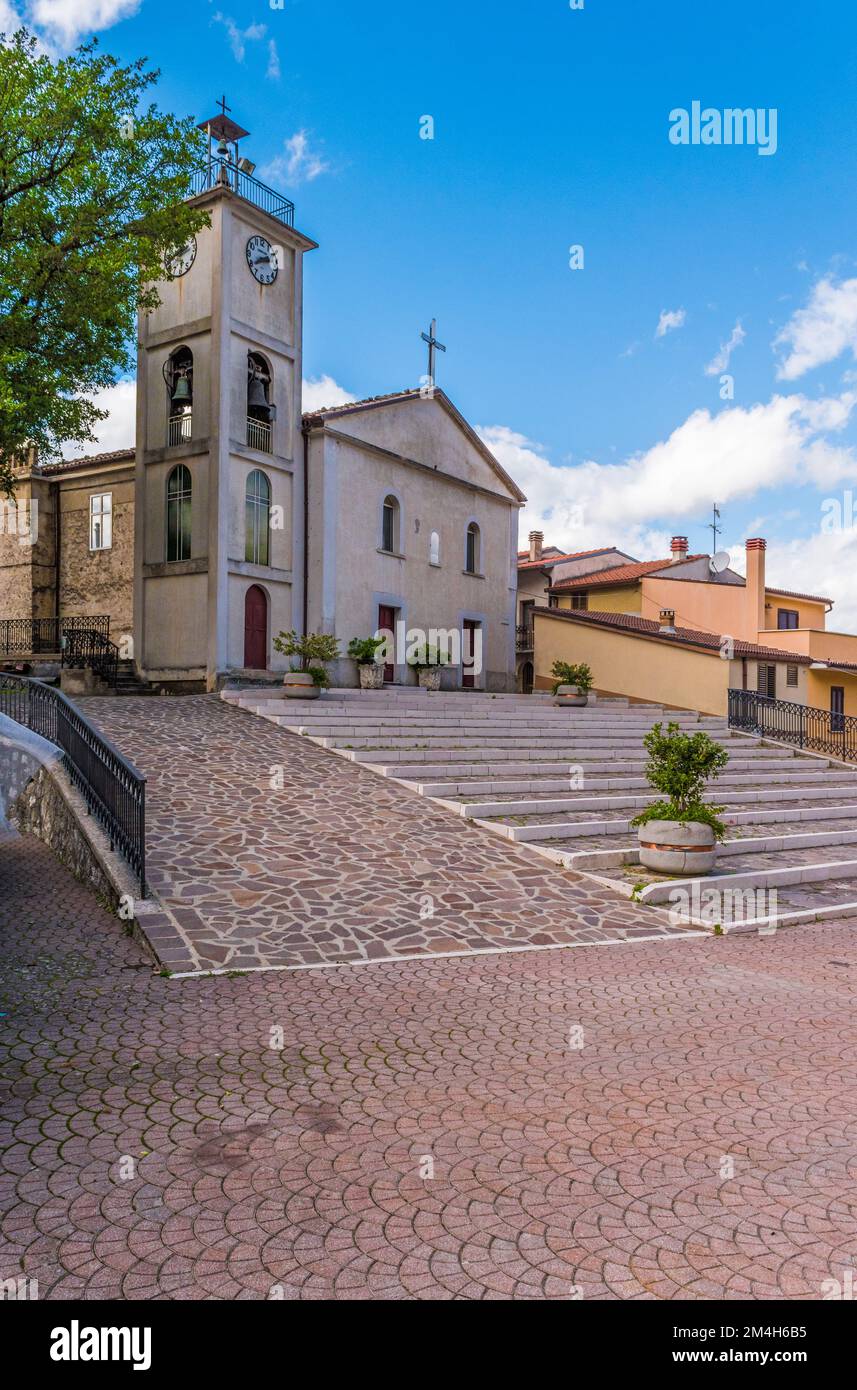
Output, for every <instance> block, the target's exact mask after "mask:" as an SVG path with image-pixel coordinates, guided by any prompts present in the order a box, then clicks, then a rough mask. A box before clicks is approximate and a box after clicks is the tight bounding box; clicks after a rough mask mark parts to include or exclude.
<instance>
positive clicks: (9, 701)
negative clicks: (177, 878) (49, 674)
mask: <svg viewBox="0 0 857 1390" xmlns="http://www.w3.org/2000/svg"><path fill="white" fill-rule="evenodd" d="M0 713H2V714H6V715H8V716H9V718H10V719H14V720H15V721H16V722H17V723H18V724H23V725H25V727H26V728H28V729H32V730H33V732H34V733H37V734H41V736H42V738H46V739H48V740H49V742H50V743H55V744H56V745H57V747H58V748H59V749H60V750H61V751H62V754H63V765H64V767H65V769H66V771H67V772H68V775H69V777H70V778H71V781H72V783H73V785H74V786H75V787H77V789H78V791H79V792H80V794H81V796H82V797H83V799H84V801H85V802H86V805H87V808H88V810H89V812H90V814H91V815H94V816H95V818H96V820H98V821H99V822H100V824H101V825H102V826H103V827H104V830H105V832H106V833H107V835H108V837H109V840H110V848H111V849H116V850H117V852H118V853H119V854H121V855H122V858H123V859H125V860H126V862H127V863H128V864H129V865H130V866H131V868H132V869H133V871H134V873H135V874H136V876H137V878H138V880H139V883H140V891H141V894H142V896H143V897H145V896H146V779H145V777H144V776H143V774H142V773H141V772H138V771H137V769H136V767H134V764H133V763H131V762H129V761H128V759H127V758H124V757H123V756H122V754H121V753H120V752H119V751H118V749H116V748H114V747H113V744H112V743H110V742H108V740H107V739H106V738H104V736H103V735H102V734H100V733H99V732H98V730H97V729H96V728H94V727H93V725H92V724H90V722H89V720H88V719H85V718H84V717H83V715H82V714H81V713H80V711H79V710H78V709H75V707H74V705H73V704H72V703H71V701H70V700H67V699H66V697H65V696H64V695H63V694H61V693H60V691H59V690H55V689H53V687H52V686H49V685H44V684H43V683H42V682H41V681H37V680H31V679H29V678H28V677H27V676H17V675H9V674H4V673H0Z"/></svg>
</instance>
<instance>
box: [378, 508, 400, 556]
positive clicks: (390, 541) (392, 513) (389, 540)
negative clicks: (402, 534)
mask: <svg viewBox="0 0 857 1390" xmlns="http://www.w3.org/2000/svg"><path fill="white" fill-rule="evenodd" d="M399 519H400V511H399V502H398V498H396V497H393V496H392V494H391V495H390V496H389V497H385V498H384V506H383V508H382V509H381V549H382V550H389V551H391V552H392V553H393V554H394V555H399V554H401V551H400V549H399Z"/></svg>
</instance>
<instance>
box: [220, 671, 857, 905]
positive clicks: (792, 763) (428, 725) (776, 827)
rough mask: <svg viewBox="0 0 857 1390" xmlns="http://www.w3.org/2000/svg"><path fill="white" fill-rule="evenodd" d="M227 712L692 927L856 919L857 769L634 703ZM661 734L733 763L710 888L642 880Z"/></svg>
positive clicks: (339, 703) (352, 701) (359, 699)
mask: <svg viewBox="0 0 857 1390" xmlns="http://www.w3.org/2000/svg"><path fill="white" fill-rule="evenodd" d="M223 698H224V699H227V700H229V701H231V702H232V703H235V704H237V705H239V706H240V707H241V708H243V709H245V710H248V711H250V712H252V713H254V714H258V715H260V716H262V717H263V718H266V719H270V720H272V721H273V722H274V723H276V724H278V725H280V726H281V727H283V728H286V729H289V730H291V731H292V732H293V733H296V734H299V735H301V736H303V737H307V738H311V739H312V740H313V741H314V742H316V743H318V744H320V745H321V746H322V747H324V748H329V749H331V751H333V752H335V753H337V754H339V755H340V756H342V757H345V758H349V759H351V760H352V761H353V762H357V763H360V764H362V765H364V766H366V767H367V768H369V769H371V770H372V771H374V772H376V773H378V774H379V775H381V776H384V777H389V778H392V779H394V780H395V781H396V782H398V783H400V784H401V785H403V786H405V787H407V788H408V789H410V790H412V791H413V792H415V793H416V794H418V795H420V796H425V797H431V798H433V799H434V800H436V801H438V802H439V803H440V804H441V805H443V806H444V807H446V808H447V809H448V810H449V811H451V812H453V813H455V814H457V815H460V816H463V817H466V818H467V819H468V820H472V821H473V823H474V824H475V825H478V826H481V827H482V828H484V829H486V830H489V831H491V832H492V833H494V834H497V835H501V836H503V837H504V838H506V839H509V840H512V841H514V842H516V843H518V844H521V845H525V846H526V847H527V848H528V849H530V850H531V851H532V852H533V853H537V854H539V855H541V856H543V857H547V858H549V859H551V860H553V861H554V862H556V863H557V864H559V865H561V866H563V867H566V868H572V869H574V870H575V871H580V872H583V873H586V874H587V875H591V876H594V877H596V878H598V879H599V881H601V882H603V883H607V884H609V885H610V886H612V887H614V888H616V889H617V890H618V891H619V892H620V893H622V894H624V895H625V896H628V897H634V898H635V899H637V900H638V901H640V902H641V903H642V904H650V905H652V906H654V905H662V906H670V905H672V910H673V911H674V912H677V911H680V912H685V911H687V913H688V915H687V917H682V918H681V920H687V921H688V923H689V924H690V925H693V924H699V925H715V924H717V925H721V926H726V927H727V928H728V927H730V926H731V927H735V926H739V925H753V926H757V925H759V924H761V925H763V926H764V925H765V924H771V923H773V924H776V923H779V924H783V923H785V922H792V921H800V920H812V919H816V918H823V917H831V916H844V915H857V768H851V767H849V766H845V765H842V764H839V763H836V762H834V761H832V760H829V759H827V758H823V757H819V756H816V755H814V754H807V753H801V752H799V751H797V750H795V749H793V748H790V747H786V746H783V745H779V744H773V743H771V742H762V741H761V740H760V739H757V738H754V737H752V736H748V735H746V734H740V733H736V732H734V731H732V730H730V729H729V728H728V725H727V722H726V720H725V719H724V718H717V717H714V716H707V715H700V714H698V713H696V712H695V711H690V710H688V711H679V712H676V711H669V710H664V709H662V708H661V707H659V706H655V705H629V704H628V702H627V701H624V700H598V701H597V702H596V703H595V704H590V705H589V706H588V707H587V708H586V709H571V710H569V709H557V708H555V706H554V705H553V703H552V701H551V700H550V697H548V696H538V695H530V696H515V695H495V696H492V695H486V694H483V693H478V692H477V693H460V694H459V693H456V692H443V691H441V692H438V693H430V692H426V691H420V690H396V691H395V692H393V691H389V690H388V691H377V692H374V691H372V692H370V691H363V692H359V691H350V690H338V691H333V692H330V693H328V694H326V695H325V696H324V697H322V699H320V700H318V701H315V702H311V701H306V702H303V701H300V702H298V701H292V700H288V701H286V700H284V699H283V698H282V696H281V694H280V693H279V692H275V691H269V690H244V691H224V692H223ZM658 720H661V721H663V722H669V721H674V722H676V723H677V724H679V725H680V726H681V727H682V728H683V729H686V730H688V731H689V732H694V731H696V730H698V729H704V730H705V731H706V732H707V733H709V734H710V735H711V737H712V738H715V739H717V741H718V742H720V743H722V744H723V745H724V746H725V747H726V748H727V749H728V751H729V755H730V761H729V765H728V767H727V768H726V770H725V773H724V774H723V776H721V777H720V778H719V779H718V781H717V782H716V784H715V785H714V789H713V792H712V794H711V796H710V800H711V801H713V802H714V803H715V804H717V805H720V806H723V807H724V813H723V815H722V817H721V819H723V820H724V821H725V823H726V825H727V826H728V833H727V839H726V841H725V842H724V844H722V845H721V846H720V848H719V853H718V863H717V866H716V869H715V873H714V874H713V875H710V876H708V877H705V878H702V879H699V880H688V879H669V878H666V877H665V876H662V875H654V874H650V873H648V872H647V871H645V870H643V869H642V868H641V866H640V864H639V854H638V849H637V835H636V831H635V830H633V829H632V828H631V826H630V821H631V819H632V818H633V816H634V815H636V813H637V811H639V810H640V809H641V808H642V807H643V806H645V805H647V804H648V802H649V801H650V800H651V799H652V793H651V790H650V789H649V788H648V784H647V783H646V780H645V777H644V768H645V761H646V754H645V749H644V747H643V742H642V741H643V737H644V735H645V734H646V733H647V732H648V730H649V729H650V728H651V727H652V725H653V724H654V723H656V722H657V721H658ZM694 885H697V886H696V888H694ZM774 889H775V890H776V893H775V894H774V893H773V892H772V890H774ZM677 890H681V892H678V891H677ZM706 894H708V895H709V896H708V897H707V898H706V897H705V895H706ZM712 894H714V895H719V898H718V897H717V896H711V895H712ZM760 895H761V896H760ZM686 900H689V902H690V906H688V904H687V902H686ZM676 903H678V904H680V907H676V906H675V904H676ZM724 903H725V905H726V909H727V910H726V911H724V910H723V908H724Z"/></svg>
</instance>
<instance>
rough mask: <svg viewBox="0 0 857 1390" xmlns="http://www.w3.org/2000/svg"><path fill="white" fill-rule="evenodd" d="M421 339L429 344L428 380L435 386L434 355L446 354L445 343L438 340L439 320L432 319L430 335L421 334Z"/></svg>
mask: <svg viewBox="0 0 857 1390" xmlns="http://www.w3.org/2000/svg"><path fill="white" fill-rule="evenodd" d="M420 337H421V338H422V340H423V342H424V343H428V379H429V382H430V384H431V385H432V386H434V355H435V351H439V352H446V348H445V347H444V345H443V343H439V342H438V340H437V319H432V321H431V328H430V329H429V331H428V333H421V334H420Z"/></svg>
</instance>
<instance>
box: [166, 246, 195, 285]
mask: <svg viewBox="0 0 857 1390" xmlns="http://www.w3.org/2000/svg"><path fill="white" fill-rule="evenodd" d="M195 260H196V237H195V236H191V237H189V238H188V240H187V241H186V242H185V244H184V246H180V247H178V249H177V250H176V251H173V253H172V255H166V256H165V257H164V269H165V270H166V272H167V274H168V275H169V277H170V279H171V280H177V279H178V277H179V276H180V275H187V273H188V271H189V270H190V268H191V266H192V265H193V263H194V261H195Z"/></svg>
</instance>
